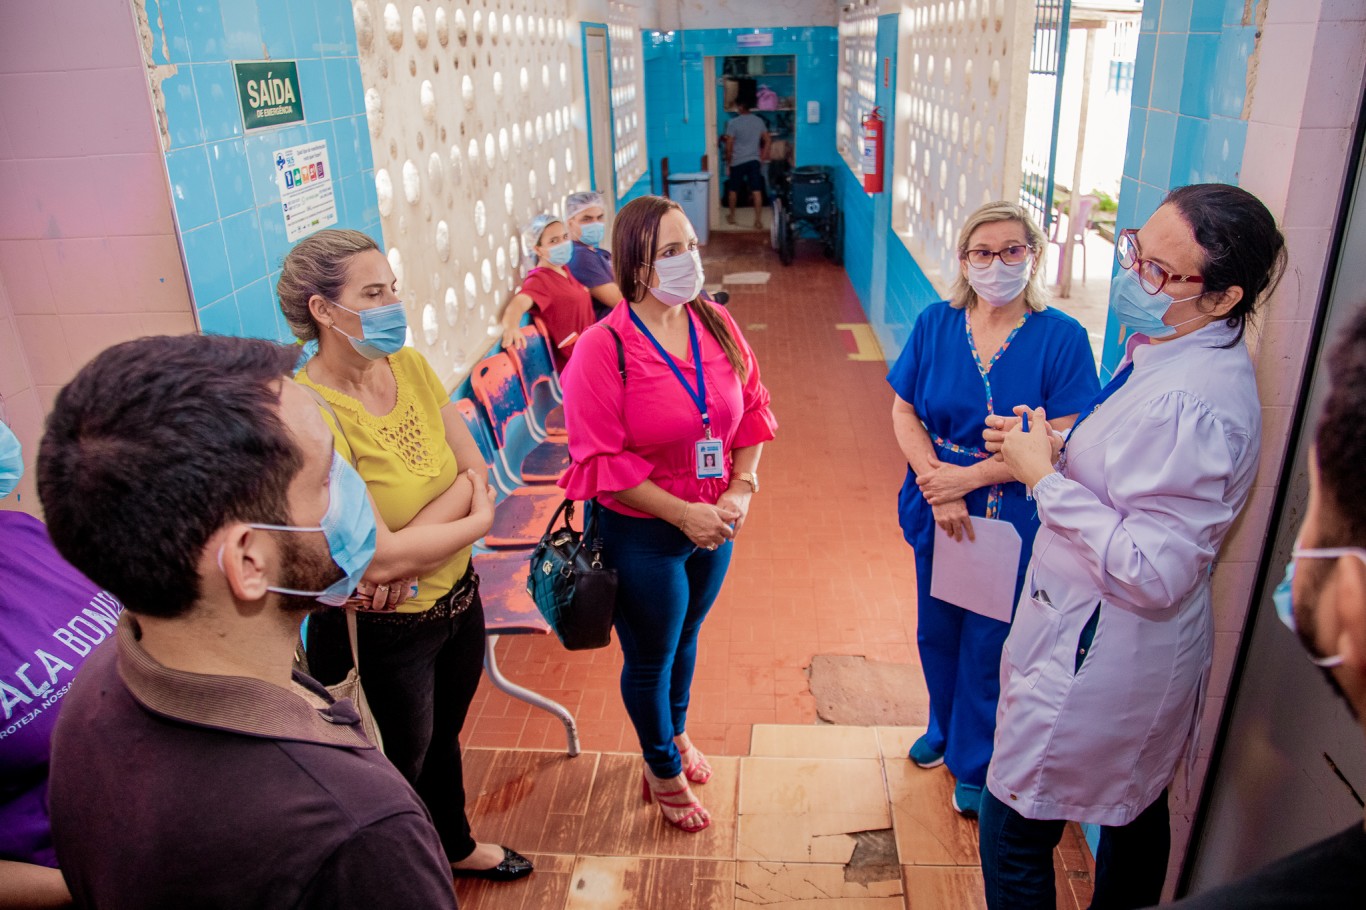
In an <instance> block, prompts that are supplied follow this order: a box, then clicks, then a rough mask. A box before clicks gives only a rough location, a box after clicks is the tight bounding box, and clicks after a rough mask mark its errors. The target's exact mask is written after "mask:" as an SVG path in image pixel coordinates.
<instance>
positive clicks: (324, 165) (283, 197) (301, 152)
mask: <svg viewBox="0 0 1366 910" xmlns="http://www.w3.org/2000/svg"><path fill="white" fill-rule="evenodd" d="M275 180H276V182H277V183H279V185H280V205H281V206H282V207H283V208H284V211H285V236H286V237H287V238H289V242H290V243H293V242H294V241H296V240H299V239H300V238H302V237H307V236H308V235H309V234H311V233H313V232H314V231H316V230H319V229H320V228H325V227H327V226H328V225H330V224H336V223H337V200H336V197H335V196H334V195H333V192H332V165H331V164H330V163H329V162H328V160H327V140H325V139H320V140H318V141H317V142H310V143H309V144H308V145H296V146H294V147H293V148H287V149H280V150H279V151H278V152H276V153H275Z"/></svg>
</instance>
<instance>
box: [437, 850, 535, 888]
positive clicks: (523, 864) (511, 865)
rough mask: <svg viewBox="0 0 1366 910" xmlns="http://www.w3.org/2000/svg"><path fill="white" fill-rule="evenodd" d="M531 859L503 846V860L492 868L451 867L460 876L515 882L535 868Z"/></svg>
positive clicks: (452, 872) (453, 872)
mask: <svg viewBox="0 0 1366 910" xmlns="http://www.w3.org/2000/svg"><path fill="white" fill-rule="evenodd" d="M535 868H536V867H535V866H533V865H532V864H531V860H529V859H527V858H526V857H525V856H523V855H522V854H520V853H518V852H517V851H516V850H513V849H512V848H510V847H503V861H502V862H501V863H499V864H498V865H496V866H494V867H493V868H492V869H454V868H453V869H451V874H452V875H454V876H457V877H459V878H483V879H487V880H488V881H491V882H515V881H517V879H519V878H526V877H527V876H528V875H530V874H531V873H532V872H533V871H534V870H535Z"/></svg>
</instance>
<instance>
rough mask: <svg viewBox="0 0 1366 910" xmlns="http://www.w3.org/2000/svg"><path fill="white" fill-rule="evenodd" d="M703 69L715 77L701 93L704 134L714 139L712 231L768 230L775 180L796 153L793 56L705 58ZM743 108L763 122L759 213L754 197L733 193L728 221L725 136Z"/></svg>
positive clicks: (788, 168)
mask: <svg viewBox="0 0 1366 910" xmlns="http://www.w3.org/2000/svg"><path fill="white" fill-rule="evenodd" d="M705 65H706V70H705V71H706V72H709V73H711V74H712V75H713V79H714V90H713V91H709V92H707V93H706V118H707V135H708V136H709V137H713V138H712V145H711V148H710V149H709V150H708V154H709V155H715V161H716V167H715V168H714V173H715V174H716V178H717V179H716V185H715V192H713V193H712V194H711V201H710V204H709V206H708V208H709V213H710V219H709V220H710V223H711V229H712V230H716V231H754V230H756V229H757V230H762V231H768V230H769V228H770V226H771V225H772V211H771V201H772V195H771V194H772V192H773V185H774V179H775V178H777V179H778V180H779V181H782V180H785V179H786V172H787V171H788V170H790V169H791V166H792V162H793V161H794V160H795V155H796V143H795V139H796V129H795V127H796V108H797V90H796V86H797V58H796V57H795V56H794V55H792V54H762V55H752V56H740V55H731V56H725V57H709V58H707V60H706V62H705ZM742 105H743V106H745V107H747V108H748V109H749V112H750V114H751V115H752V116H754V117H757V118H759V120H760V121H762V123H763V129H764V132H765V133H766V134H767V136H768V141H767V144H766V145H765V147H764V148H763V151H762V153H761V154H760V161H759V183H760V185H761V187H762V188H761V190H760V208H759V211H758V212H755V211H754V200H753V196H752V195H751V194H750V193H749V192H745V191H743V190H742V191H741V192H738V193H736V200H735V217H734V223H731V220H730V215H731V211H730V206H729V196H728V191H729V189H730V181H729V180H728V179H727V167H726V140H725V137H726V129H727V126H728V125H729V124H730V122H731V121H733V120H735V119H736V118H737V117H740V116H743V113H742V111H741V109H740V108H741V106H742ZM741 136H743V129H742V130H741ZM742 153H743V152H742ZM765 210H767V211H765ZM756 224H757V225H758V226H757V228H756Z"/></svg>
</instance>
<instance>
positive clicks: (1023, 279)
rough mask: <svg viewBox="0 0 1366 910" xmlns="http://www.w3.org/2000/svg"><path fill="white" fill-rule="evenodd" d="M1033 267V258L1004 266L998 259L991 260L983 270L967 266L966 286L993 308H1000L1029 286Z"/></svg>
mask: <svg viewBox="0 0 1366 910" xmlns="http://www.w3.org/2000/svg"><path fill="white" fill-rule="evenodd" d="M1033 267H1034V257H1033V256H1030V257H1029V258H1028V259H1026V260H1025V261H1024V262H1017V263H1016V264H1015V265H1006V264H1005V263H1004V262H1002V261H1001V260H1000V259H994V260H992V263H991V265H989V266H987V267H986V268H984V269H974V268H972V267H971V266H968V284H970V285H971V286H972V289H973V290H974V291H976V292H977V296H978V297H980V298H981V299H983V300H985V301H986V302H987V303H989V304H991V305H992V306H995V307H1002V306H1005V305H1006V304H1008V303H1010V302H1011V301H1013V300H1014V299H1015V298H1016V297H1019V296H1020V293H1021V292H1022V291H1023V290H1024V289H1025V286H1026V285H1028V284H1029V277H1030V270H1031V269H1032V268H1033Z"/></svg>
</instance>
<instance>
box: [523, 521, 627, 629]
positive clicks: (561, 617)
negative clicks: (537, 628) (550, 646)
mask: <svg viewBox="0 0 1366 910" xmlns="http://www.w3.org/2000/svg"><path fill="white" fill-rule="evenodd" d="M599 508H601V507H600V506H597V505H596V503H595V504H594V508H592V509H587V510H585V511H586V513H587V518H586V519H585V522H584V529H583V533H582V534H580V533H579V532H578V531H576V530H574V528H573V526H572V525H571V524H570V521H571V519H572V518H573V517H574V501H573V500H572V499H566V500H565V501H564V502H562V503H560V507H559V508H558V509H556V510H555V514H554V515H552V516H550V523H549V524H547V525H546V529H545V534H544V535H542V537H541V542H540V543H538V544H537V545H536V549H534V550H532V551H531V571H530V573H529V574H528V575H527V582H526V590H527V593H528V594H530V595H531V599H532V600H533V601H535V603H536V609H537V610H540V611H541V615H542V616H544V617H545V621H546V622H547V623H549V624H550V628H552V629H554V630H555V634H556V635H557V636H559V639H560V642H561V643H562V644H563V645H564V646H565V648H567V649H568V650H570V651H585V650H588V649H590V648H605V647H607V646H608V645H609V644H611V642H612V615H613V613H615V612H616V606H617V570H616V569H607V568H604V567H603V565H602V538H601V537H600V536H599V535H598V530H597V526H598V519H597V512H598V509H599ZM561 517H563V524H562V525H561V526H560V527H558V528H557V527H555V523H556V522H557V521H560V520H561Z"/></svg>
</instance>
